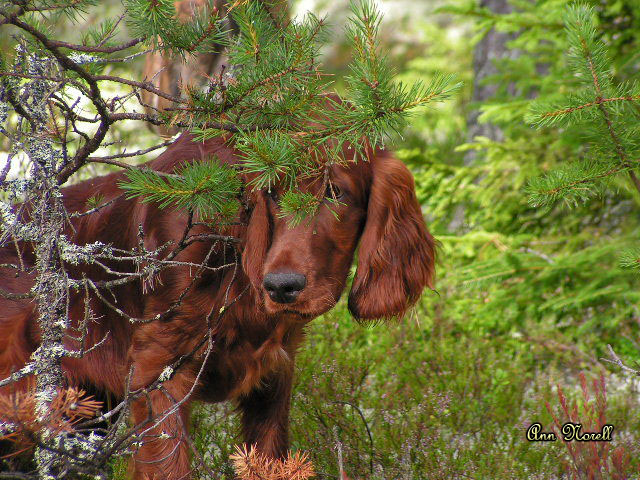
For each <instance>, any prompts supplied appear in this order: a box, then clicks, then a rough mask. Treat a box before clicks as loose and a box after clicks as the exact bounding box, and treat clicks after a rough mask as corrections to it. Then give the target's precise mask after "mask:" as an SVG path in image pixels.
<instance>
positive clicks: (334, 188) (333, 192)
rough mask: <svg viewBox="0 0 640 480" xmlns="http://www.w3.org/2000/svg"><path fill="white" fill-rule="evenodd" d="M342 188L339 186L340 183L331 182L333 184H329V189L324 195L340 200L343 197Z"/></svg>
mask: <svg viewBox="0 0 640 480" xmlns="http://www.w3.org/2000/svg"><path fill="white" fill-rule="evenodd" d="M342 195H343V193H342V190H340V187H338V185H336V184H335V183H331V184H327V190H326V191H325V193H324V196H325V197H327V198H329V199H333V198H335V199H337V200H339V199H340V198H342Z"/></svg>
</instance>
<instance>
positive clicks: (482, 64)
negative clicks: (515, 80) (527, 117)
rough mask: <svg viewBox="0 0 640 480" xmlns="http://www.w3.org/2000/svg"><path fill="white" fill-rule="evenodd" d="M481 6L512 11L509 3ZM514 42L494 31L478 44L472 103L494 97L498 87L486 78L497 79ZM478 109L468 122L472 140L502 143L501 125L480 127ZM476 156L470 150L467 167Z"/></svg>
mask: <svg viewBox="0 0 640 480" xmlns="http://www.w3.org/2000/svg"><path fill="white" fill-rule="evenodd" d="M480 6H481V7H486V8H488V9H489V10H491V11H492V12H493V13H495V14H505V13H510V12H511V11H512V9H511V5H509V2H508V0H480ZM512 38H513V36H512V35H510V34H506V33H501V32H497V31H496V30H495V29H494V28H492V29H491V30H489V32H487V34H486V35H485V36H484V38H482V40H480V42H478V44H477V45H476V48H475V51H474V54H473V72H474V84H473V95H472V97H471V101H472V102H473V103H474V104H475V105H476V106H479V104H481V103H482V102H484V101H486V100H488V99H490V98H491V97H493V96H494V95H495V93H496V91H497V89H498V86H497V85H496V84H493V83H486V78H487V77H489V76H491V75H495V74H496V73H497V72H498V70H497V69H496V66H495V61H496V60H500V59H502V58H506V57H509V56H510V55H511V54H512V53H513V52H512V51H510V50H509V49H508V48H507V46H506V44H507V42H508V41H509V40H511V39H512ZM479 116H480V111H479V109H478V108H476V109H474V110H472V111H471V113H470V114H469V118H468V120H467V132H468V140H469V141H473V139H474V138H475V137H478V136H483V137H488V138H490V139H491V140H495V141H501V140H502V139H503V138H504V135H503V133H502V130H501V129H500V127H498V126H497V125H494V124H491V123H479V122H478V117H479ZM475 156H476V152H475V151H473V150H470V151H469V153H468V154H467V156H466V157H465V160H466V163H467V164H471V163H473V161H474V160H475Z"/></svg>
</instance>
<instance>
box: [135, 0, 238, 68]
mask: <svg viewBox="0 0 640 480" xmlns="http://www.w3.org/2000/svg"><path fill="white" fill-rule="evenodd" d="M124 5H125V7H126V9H127V11H128V16H127V24H128V27H129V29H130V31H131V33H132V34H133V35H134V36H136V37H142V38H145V39H147V41H148V42H149V43H150V44H151V45H152V46H153V47H154V48H160V49H162V50H164V51H171V52H173V53H174V54H179V55H185V54H189V53H196V52H207V51H216V50H217V49H218V48H219V45H220V44H221V42H223V41H225V40H226V38H227V35H226V27H225V26H224V22H223V21H222V17H221V15H219V14H218V11H217V9H215V8H214V2H213V1H210V2H209V5H208V8H205V9H199V11H198V12H197V13H196V14H195V15H194V16H193V19H192V20H191V21H190V22H188V23H182V22H180V21H179V20H178V19H177V17H176V10H175V6H174V2H173V0H153V1H149V0H126V1H125V2H124Z"/></svg>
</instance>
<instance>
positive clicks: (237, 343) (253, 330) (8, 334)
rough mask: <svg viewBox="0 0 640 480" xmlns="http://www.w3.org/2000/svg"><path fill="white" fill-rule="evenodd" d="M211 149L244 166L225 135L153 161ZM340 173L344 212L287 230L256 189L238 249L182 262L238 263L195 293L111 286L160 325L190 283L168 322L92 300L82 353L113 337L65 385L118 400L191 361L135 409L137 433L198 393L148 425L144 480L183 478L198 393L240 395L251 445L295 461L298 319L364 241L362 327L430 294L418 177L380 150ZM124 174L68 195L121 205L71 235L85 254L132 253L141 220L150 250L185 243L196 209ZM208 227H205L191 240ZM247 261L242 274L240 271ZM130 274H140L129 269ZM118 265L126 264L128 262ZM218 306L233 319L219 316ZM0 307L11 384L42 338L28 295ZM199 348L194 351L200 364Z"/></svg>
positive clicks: (181, 273) (99, 275)
mask: <svg viewBox="0 0 640 480" xmlns="http://www.w3.org/2000/svg"><path fill="white" fill-rule="evenodd" d="M212 155H214V156H217V157H218V158H219V159H220V161H222V162H225V163H228V164H235V163H238V156H237V152H234V151H233V150H232V149H231V148H229V147H228V146H227V145H226V144H225V143H224V141H223V140H222V139H213V140H209V141H207V142H205V143H196V142H194V141H193V140H192V138H191V137H190V136H189V135H186V134H185V135H183V136H182V137H181V138H180V139H179V140H178V141H177V142H176V143H174V144H173V145H172V146H171V147H170V148H168V150H167V151H166V152H165V153H163V154H162V155H161V156H160V157H158V158H157V159H156V160H154V161H152V162H150V163H149V164H148V166H149V167H150V168H152V169H154V170H158V171H162V172H167V173H169V172H173V171H174V169H175V168H176V167H178V166H180V165H182V164H184V163H185V162H192V161H196V160H203V159H207V158H209V157H211V156H212ZM330 177H331V183H332V185H333V186H334V190H333V194H335V195H336V196H337V197H338V199H339V201H340V203H339V204H335V203H332V204H331V205H326V204H323V205H322V206H321V207H320V209H319V210H318V212H317V214H316V216H315V217H313V219H312V220H311V221H310V222H302V223H301V224H300V225H298V226H296V227H294V228H290V227H289V226H288V224H287V219H286V218H280V216H278V215H277V213H278V209H279V207H278V203H277V196H278V194H279V193H281V191H280V190H279V189H278V188H273V189H272V191H271V193H267V192H265V191H258V192H253V193H252V194H251V195H250V197H251V198H250V202H249V205H248V206H247V207H248V208H243V209H242V212H241V213H240V222H239V223H240V225H235V226H231V227H229V228H228V230H226V231H225V232H223V233H224V234H226V235H232V236H235V237H237V238H239V239H240V240H241V242H242V243H241V244H239V245H238V246H235V247H234V246H232V244H229V243H221V242H219V243H218V244H217V246H215V247H214V241H213V240H206V241H194V242H193V243H191V244H190V245H189V246H188V247H187V248H186V249H184V250H183V251H182V252H181V253H180V254H179V255H178V256H177V257H176V258H175V260H176V261H181V262H190V263H195V264H200V263H201V262H203V261H204V259H205V257H206V255H207V254H208V253H209V251H210V250H211V249H212V248H213V254H212V255H210V257H209V262H208V265H209V267H216V266H218V267H219V266H222V265H229V266H227V267H225V268H220V269H217V270H215V269H214V268H211V269H207V270H205V271H204V273H202V275H201V276H200V278H198V279H197V280H196V281H195V282H193V284H192V280H193V275H194V272H195V270H196V269H195V268H193V267H188V266H176V267H175V268H168V269H166V270H164V271H162V273H161V274H160V278H159V279H157V281H156V282H155V283H154V285H153V286H150V285H148V284H147V285H143V284H142V282H139V281H137V282H134V283H128V284H126V285H122V286H119V287H115V288H113V289H111V292H106V293H105V299H106V296H108V299H110V301H112V302H114V303H116V306H117V307H118V308H119V309H121V310H122V311H123V312H126V313H127V315H130V316H131V317H135V318H143V319H151V318H152V317H154V316H155V315H157V314H160V313H162V312H165V311H166V310H167V309H169V308H170V306H171V305H172V303H173V302H176V301H177V300H178V297H179V295H180V294H181V293H182V292H183V291H185V290H187V293H186V295H185V296H184V298H182V300H181V301H180V302H179V307H178V308H174V309H173V310H172V311H171V313H170V314H169V315H165V316H163V318H162V319H161V320H157V321H150V322H147V323H132V322H130V321H129V320H127V319H126V318H124V317H123V316H122V315H120V314H118V313H116V312H115V311H114V309H113V308H111V307H110V306H107V305H106V304H105V302H104V301H102V300H101V299H100V298H98V297H97V296H95V295H94V296H93V297H91V300H90V301H91V309H92V312H93V317H94V320H92V321H91V322H89V331H88V335H87V337H86V338H85V345H84V346H85V348H87V347H90V346H91V345H94V344H96V343H97V342H99V341H100V340H101V339H103V337H104V336H105V334H106V333H107V332H109V334H108V336H107V339H106V341H105V342H104V343H103V344H102V345H101V346H100V347H99V348H96V349H95V350H93V351H91V352H90V353H89V354H87V355H86V356H85V357H84V358H81V359H71V358H67V359H65V360H64V362H63V366H64V369H65V373H66V376H67V379H68V382H69V384H70V385H91V386H92V388H94V389H96V390H98V391H103V392H109V393H110V394H111V395H114V396H115V397H119V398H122V396H123V394H124V390H125V385H126V378H127V376H128V374H129V372H130V371H133V376H132V379H131V384H130V388H131V389H132V390H133V389H139V388H143V387H145V386H147V385H149V384H151V383H152V382H154V381H155V380H156V379H158V377H159V376H160V375H161V373H162V372H163V371H164V370H165V368H166V367H167V366H169V365H172V364H173V363H174V362H176V361H177V360H178V359H179V358H181V356H186V358H188V361H186V362H183V364H182V365H181V366H180V368H179V369H177V370H176V371H175V372H173V375H172V376H171V377H170V379H169V380H167V381H166V382H164V384H163V386H164V388H163V389H162V390H155V391H153V392H152V393H151V394H150V395H149V396H148V397H147V398H143V399H139V400H137V401H136V403H135V404H134V405H133V416H134V421H135V422H136V424H140V423H142V422H144V421H146V420H147V419H148V415H149V413H150V412H151V413H152V414H153V415H156V416H159V415H161V414H162V413H163V412H165V411H167V410H170V409H171V408H172V407H174V405H175V403H176V402H180V401H182V400H183V399H184V398H185V396H188V394H189V393H190V392H191V391H192V390H193V395H190V396H189V397H188V399H187V400H186V401H184V402H183V403H182V404H181V405H180V407H179V408H177V409H175V413H172V414H170V415H168V416H166V418H164V419H163V420H162V421H161V422H160V423H159V424H158V425H156V426H155V427H154V428H152V429H151V430H147V431H146V432H145V438H144V439H143V442H144V443H143V445H142V446H141V447H140V448H139V450H138V451H137V453H136V454H135V456H134V463H135V466H134V470H135V476H136V478H143V477H144V476H145V474H148V475H149V476H150V477H153V476H154V475H156V477H157V478H165V479H184V478H186V477H188V476H189V472H190V465H189V453H188V443H187V442H186V441H185V435H186V432H185V426H186V425H188V421H187V420H188V416H189V408H190V407H189V405H190V402H191V400H193V399H199V400H203V401H206V402H220V401H223V400H233V401H234V402H236V403H237V405H238V407H239V410H240V412H241V414H242V428H243V434H244V440H245V442H247V443H248V444H256V445H257V448H258V449H259V450H261V451H262V452H264V453H266V454H268V455H271V456H280V455H282V454H283V453H285V452H286V450H287V448H288V438H287V430H288V412H289V403H290V393H291V385H292V376H293V370H294V369H293V365H294V356H295V353H296V349H297V348H298V346H299V345H300V343H301V342H302V340H303V336H304V326H305V325H306V324H307V323H308V322H309V321H310V320H311V319H313V318H314V317H316V316H318V315H320V314H322V313H324V312H326V311H328V310H329V309H330V308H332V307H333V306H334V305H335V304H336V302H337V301H338V299H339V297H340V295H341V293H342V291H343V289H344V287H345V283H346V280H347V275H348V272H349V268H350V266H351V263H352V261H353V256H354V252H355V250H356V247H357V246H358V243H359V244H360V249H359V254H358V268H357V272H356V275H355V279H354V280H353V286H352V289H351V292H350V294H349V310H350V311H351V313H352V314H353V316H354V317H355V318H357V319H366V320H368V319H380V318H389V317H396V316H401V315H402V314H404V313H405V311H406V310H407V309H408V308H409V307H410V306H411V305H412V304H413V303H414V302H415V301H416V300H417V299H418V298H419V296H420V294H421V292H422V290H423V288H424V287H425V286H431V285H432V280H433V275H434V257H435V252H434V240H433V238H432V237H431V235H430V234H429V233H428V231H427V229H426V227H425V223H424V220H423V217H422V214H421V210H420V205H419V204H418V201H417V199H416V195H415V190H414V184H413V178H412V176H411V174H410V172H409V170H408V169H407V168H406V167H405V166H404V165H403V164H402V163H401V162H400V161H398V160H396V159H395V158H394V157H393V156H391V154H389V153H388V152H386V151H378V152H376V155H375V156H374V158H372V159H371V161H369V162H364V161H360V162H358V163H352V164H350V165H349V166H348V167H342V166H334V167H332V170H331V172H330ZM123 179H124V177H123V174H122V173H114V174H111V175H107V176H104V177H100V178H94V179H92V180H87V181H85V182H82V183H79V184H77V185H73V186H70V187H68V188H65V189H64V190H63V193H64V202H65V205H66V208H67V209H68V210H69V211H70V212H84V211H86V210H88V209H89V208H90V207H89V206H88V205H87V203H88V199H89V198H91V197H99V198H101V199H102V200H101V201H103V202H108V201H109V200H111V199H114V198H116V197H119V198H117V199H116V200H115V201H114V202H113V203H111V204H109V205H108V206H106V207H104V208H102V209H100V210H98V211H97V212H96V213H92V214H89V215H86V216H83V217H79V218H74V219H73V229H71V228H69V231H68V233H67V235H68V237H69V238H70V239H71V240H72V241H73V242H75V243H76V244H79V245H83V244H88V243H92V242H96V241H101V242H103V243H105V244H112V245H113V246H114V247H117V248H121V249H135V248H136V246H137V245H138V242H139V235H138V232H139V225H142V228H143V231H144V243H145V247H146V249H148V250H153V249H155V248H157V247H159V246H161V245H163V244H165V243H166V242H168V241H173V242H178V241H179V240H180V239H181V238H182V237H183V234H184V231H185V225H186V224H187V219H188V216H187V214H186V213H185V212H182V211H178V210H172V209H164V210H162V209H159V208H158V207H157V206H156V205H154V204H152V203H143V202H142V201H141V200H139V199H133V200H128V199H126V198H125V197H124V196H122V193H123V192H122V190H121V189H120V188H119V187H118V183H119V182H120V181H122V180H123ZM321 183H322V182H314V181H312V180H308V181H305V182H303V184H302V185H301V188H302V189H303V190H306V191H309V192H311V193H314V194H317V193H319V192H317V190H318V188H321V187H319V185H320V184H321ZM329 207H330V208H331V210H333V211H334V212H335V213H337V214H338V217H339V219H337V218H336V216H334V214H333V213H332V212H331V211H330V209H329ZM242 223H244V225H242ZM213 233H216V232H213V231H211V230H209V229H208V227H206V226H204V225H197V226H196V227H194V228H193V229H192V231H191V232H190V235H198V234H200V235H202V234H213ZM217 233H221V232H217ZM23 249H24V252H23V257H24V258H23V259H24V260H25V261H26V262H27V263H28V262H32V261H33V252H32V251H31V250H30V248H29V247H27V246H23ZM238 252H240V253H241V256H242V262H241V267H240V266H239V265H238V264H235V258H236V253H238ZM6 263H18V262H17V256H16V251H15V247H14V246H13V245H7V246H5V247H2V248H1V249H0V264H6ZM125 265H129V266H128V267H126V268H130V271H132V272H133V271H135V266H134V265H133V263H132V262H131V263H130V264H125ZM113 268H114V269H116V268H117V269H119V270H122V269H123V268H124V267H123V262H119V264H117V265H115V264H113ZM68 271H69V273H70V275H71V276H72V277H73V278H81V275H82V274H86V275H87V276H88V277H89V278H91V279H92V280H94V281H100V280H110V279H114V278H116V277H113V276H112V275H109V274H107V273H105V271H104V269H102V268H99V267H97V266H95V265H88V266H86V265H85V266H81V267H74V266H72V265H69V266H68ZM14 272H15V270H9V269H6V268H5V269H0V287H2V288H3V289H5V290H9V291H11V292H14V293H23V292H26V291H28V290H29V289H30V288H31V286H32V285H33V278H32V277H31V276H29V275H27V274H22V275H20V276H18V277H16V276H15V273H14ZM191 284H192V285H191ZM190 285H191V286H190ZM232 300H234V301H233V302H232ZM223 307H224V309H223ZM84 310H85V305H84V296H83V295H80V294H78V295H75V296H72V298H71V303H70V316H71V320H72V323H74V324H75V325H78V323H79V322H80V321H81V320H82V318H83V314H84ZM222 310H224V314H223V315H221V316H219V315H218V312H220V311H222ZM0 312H1V313H0V379H3V378H5V377H7V376H8V375H9V374H10V373H11V372H12V371H16V370H18V369H20V368H21V367H22V366H23V365H24V364H25V363H26V362H27V361H28V359H29V356H30V355H31V353H32V352H33V351H34V350H35V349H36V348H37V346H38V344H39V333H38V327H37V323H36V315H37V314H36V306H35V305H34V303H33V302H31V301H29V300H19V301H14V300H6V299H0ZM211 312H214V313H215V315H210V314H211ZM207 317H210V318H211V317H213V318H218V317H219V321H217V324H215V325H207ZM210 327H211V328H212V329H213V336H212V338H213V343H212V350H211V351H210V354H209V355H208V357H206V358H207V359H206V364H204V367H203V362H204V360H203V358H204V357H203V355H202V354H203V351H204V350H205V348H206V346H202V345H203V339H206V338H207V335H208V332H209V328H210ZM199 345H200V346H201V348H200V349H199V351H198V354H196V355H190V354H191V353H193V350H194V349H196V350H197V349H198V346H199ZM68 347H69V348H73V349H78V348H79V347H80V345H78V344H77V342H75V341H74V340H73V339H71V338H70V339H68ZM201 367H203V368H202V373H201V375H200V377H199V380H198V381H197V384H196V385H195V387H194V382H196V377H197V375H198V372H199V371H200V370H201ZM25 385H26V382H24V383H21V384H19V385H18V387H17V388H25ZM13 388H16V386H15V385H14V387H13ZM0 391H1V389H0ZM6 392H7V389H5V393H6ZM148 402H150V408H149V403H148ZM163 433H164V434H165V435H162V434H163Z"/></svg>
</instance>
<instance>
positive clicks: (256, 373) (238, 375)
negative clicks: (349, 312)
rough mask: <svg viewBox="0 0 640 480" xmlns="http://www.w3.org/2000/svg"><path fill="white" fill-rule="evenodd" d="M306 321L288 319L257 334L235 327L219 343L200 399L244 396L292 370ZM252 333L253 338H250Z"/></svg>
mask: <svg viewBox="0 0 640 480" xmlns="http://www.w3.org/2000/svg"><path fill="white" fill-rule="evenodd" d="M303 326H304V322H301V321H300V319H292V318H290V317H285V318H282V319H278V321H277V322H275V325H274V326H273V328H272V329H271V330H270V331H269V332H267V334H266V335H265V334H264V332H260V334H258V335H256V334H255V332H247V331H245V330H244V329H243V328H232V329H228V330H226V331H224V332H221V333H222V335H220V336H219V338H218V339H217V340H216V343H217V348H215V350H214V352H213V353H212V355H211V357H210V358H209V360H208V362H207V365H206V368H205V372H204V375H203V380H202V382H201V385H202V387H201V393H200V396H201V398H202V399H203V400H205V401H222V400H229V399H235V398H238V397H241V396H243V395H246V394H248V393H249V392H251V391H252V390H254V389H256V388H259V387H260V386H261V384H262V381H263V380H264V379H265V378H266V377H268V376H270V375H271V374H274V373H277V372H280V371H282V370H285V369H291V368H293V357H294V355H295V351H296V349H297V347H298V346H299V344H300V343H301V341H302V338H303ZM251 333H253V334H254V335H251Z"/></svg>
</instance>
